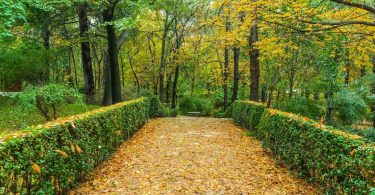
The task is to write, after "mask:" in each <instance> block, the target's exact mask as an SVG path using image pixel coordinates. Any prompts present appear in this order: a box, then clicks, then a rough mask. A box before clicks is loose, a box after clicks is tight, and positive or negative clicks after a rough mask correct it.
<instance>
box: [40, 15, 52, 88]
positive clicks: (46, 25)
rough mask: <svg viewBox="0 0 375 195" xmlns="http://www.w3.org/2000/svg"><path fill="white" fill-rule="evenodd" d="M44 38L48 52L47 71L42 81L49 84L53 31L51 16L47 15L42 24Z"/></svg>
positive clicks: (46, 58)
mask: <svg viewBox="0 0 375 195" xmlns="http://www.w3.org/2000/svg"><path fill="white" fill-rule="evenodd" d="M42 37H43V46H44V49H45V51H46V55H45V66H46V67H45V71H44V72H43V73H42V75H41V78H42V79H41V80H42V82H43V83H45V82H48V81H49V80H50V75H49V74H50V69H51V63H50V37H51V30H50V17H49V14H47V13H46V14H45V15H44V18H43V23H42Z"/></svg>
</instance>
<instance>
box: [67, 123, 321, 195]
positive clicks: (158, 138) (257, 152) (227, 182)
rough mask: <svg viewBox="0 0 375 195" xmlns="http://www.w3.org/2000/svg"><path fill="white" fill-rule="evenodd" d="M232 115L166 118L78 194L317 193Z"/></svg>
mask: <svg viewBox="0 0 375 195" xmlns="http://www.w3.org/2000/svg"><path fill="white" fill-rule="evenodd" d="M314 190H315V189H314V188H313V187H311V186H309V185H307V184H306V183H305V182H304V181H303V180H301V179H296V178H295V177H293V176H291V175H290V173H289V172H288V170H287V169H286V168H283V167H280V166H278V165H276V164H275V162H274V161H273V159H272V158H271V157H270V156H269V155H268V154H267V153H266V152H265V151H264V150H263V149H262V147H261V144H260V142H259V141H257V140H256V139H254V138H252V137H248V136H245V133H244V130H243V129H241V128H239V127H237V126H235V125H234V124H233V122H232V121H231V120H229V119H213V118H194V117H178V118H160V119H154V120H151V121H150V122H149V123H148V124H147V125H145V126H144V127H143V128H142V129H140V130H139V131H138V132H137V133H136V134H135V135H134V137H133V138H132V139H130V140H128V141H126V142H125V143H124V144H123V145H122V146H121V147H120V148H119V149H118V150H117V151H116V152H115V154H114V155H113V156H112V158H111V159H109V160H108V161H106V162H104V163H103V164H102V165H101V166H99V167H97V168H96V170H95V172H94V175H93V176H92V178H91V179H90V180H89V181H87V182H86V183H84V184H82V185H81V186H80V187H79V188H77V189H75V190H74V191H72V192H71V193H72V194H194V193H197V194H202V193H204V194H239V193H245V194H247V193H250V194H313V193H314Z"/></svg>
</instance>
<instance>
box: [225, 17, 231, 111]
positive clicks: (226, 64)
mask: <svg viewBox="0 0 375 195" xmlns="http://www.w3.org/2000/svg"><path fill="white" fill-rule="evenodd" d="M225 31H226V32H229V31H230V21H229V16H227V17H226V21H225ZM223 71H224V72H223V91H224V110H225V109H227V107H228V74H229V48H228V47H225V49H224V70H223Z"/></svg>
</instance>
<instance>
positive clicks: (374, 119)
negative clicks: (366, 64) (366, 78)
mask: <svg viewBox="0 0 375 195" xmlns="http://www.w3.org/2000/svg"><path fill="white" fill-rule="evenodd" d="M372 76H375V54H373V57H372ZM372 95H373V96H375V79H374V80H373V83H372ZM371 111H372V127H374V128H375V102H373V103H372V106H371Z"/></svg>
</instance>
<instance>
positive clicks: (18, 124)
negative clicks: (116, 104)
mask: <svg viewBox="0 0 375 195" xmlns="http://www.w3.org/2000/svg"><path fill="white" fill-rule="evenodd" d="M99 107H100V106H98V105H86V104H71V105H67V106H65V107H64V108H63V109H62V110H61V111H60V113H59V117H67V116H73V115H76V114H81V113H84V112H88V111H90V110H93V109H96V108H99ZM45 122H47V120H46V119H45V118H44V117H43V116H42V115H41V114H40V113H39V112H38V110H37V109H28V110H22V111H20V109H19V107H18V106H17V105H16V104H15V103H14V102H13V101H12V99H10V98H4V97H1V98H0V134H4V133H7V132H11V131H17V130H20V129H23V128H25V127H27V126H32V125H39V124H42V123H45Z"/></svg>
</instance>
